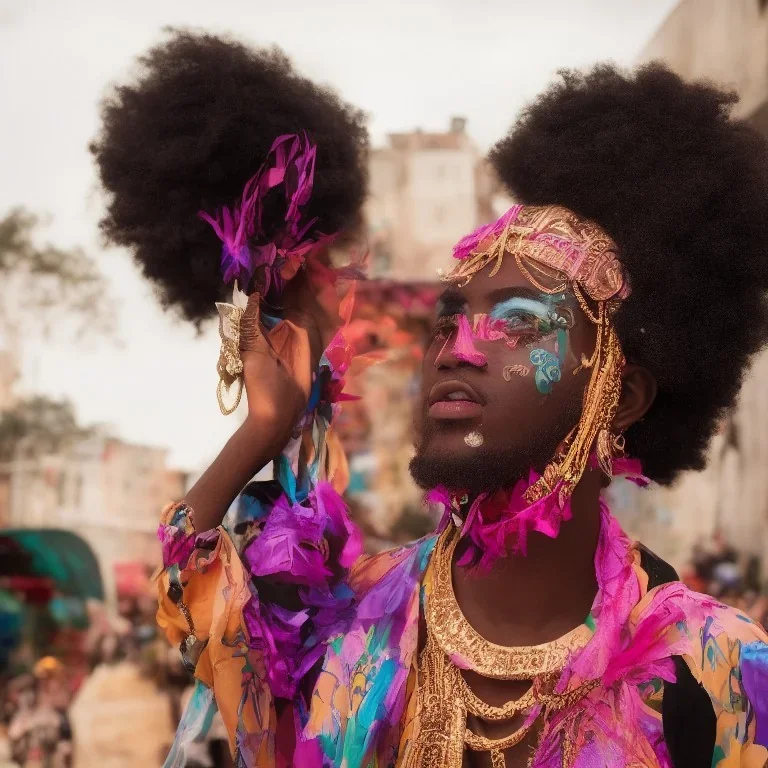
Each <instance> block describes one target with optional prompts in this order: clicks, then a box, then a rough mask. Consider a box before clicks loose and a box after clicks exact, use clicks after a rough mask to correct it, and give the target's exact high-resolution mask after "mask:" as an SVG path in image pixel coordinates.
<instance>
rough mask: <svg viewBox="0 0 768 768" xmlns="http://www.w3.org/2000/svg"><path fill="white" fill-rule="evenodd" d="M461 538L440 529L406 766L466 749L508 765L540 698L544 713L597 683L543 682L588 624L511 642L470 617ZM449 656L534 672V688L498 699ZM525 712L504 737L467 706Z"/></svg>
mask: <svg viewBox="0 0 768 768" xmlns="http://www.w3.org/2000/svg"><path fill="white" fill-rule="evenodd" d="M458 539H459V536H458V533H457V532H456V530H455V529H452V528H448V529H447V530H446V531H445V532H443V533H442V534H441V535H440V537H439V539H438V541H437V544H436V545H435V551H434V553H433V555H432V565H431V568H430V570H431V576H432V591H431V594H430V595H429V598H428V603H427V640H426V645H425V647H424V650H423V651H422V654H421V658H420V664H419V683H418V690H417V697H418V703H417V715H416V717H417V720H418V726H417V735H416V739H415V741H414V742H413V743H412V744H411V745H410V746H409V749H408V750H407V751H406V753H405V755H404V761H403V766H404V768H428V766H436V765H440V766H445V767H446V768H461V766H462V763H463V759H464V750H465V749H470V750H473V751H480V752H490V755H491V761H492V765H493V768H505V759H504V751H505V750H507V749H511V748H512V747H514V746H516V745H518V744H520V743H521V742H522V741H523V740H524V739H525V738H526V737H527V736H528V735H529V733H530V732H531V729H532V728H533V726H534V723H535V722H536V720H538V717H536V718H534V719H533V720H531V719H530V716H531V714H532V710H533V708H534V707H535V706H539V707H540V708H541V711H542V712H543V713H544V720H545V721H546V719H547V717H548V716H549V714H550V713H551V712H552V711H557V710H559V709H562V708H563V707H564V706H569V705H572V704H573V703H575V702H576V701H578V700H579V699H580V698H582V697H583V696H584V695H586V694H587V693H589V691H590V690H592V688H594V684H593V683H589V684H588V685H585V686H580V687H579V688H578V689H576V690H574V691H570V692H569V693H568V694H564V695H557V694H553V693H547V692H546V691H545V690H544V688H545V687H546V685H547V683H548V682H550V683H551V681H553V680H555V679H556V678H557V676H558V674H559V673H560V672H561V671H562V668H563V667H564V665H565V662H566V660H567V658H568V655H569V654H570V653H571V652H572V651H573V650H575V649H577V648H579V647H581V646H583V645H584V644H585V643H586V642H587V640H588V638H589V630H588V629H587V628H586V627H581V628H579V629H576V630H574V631H573V632H570V633H569V634H568V635H566V636H565V637H563V638H561V639H560V640H556V641H554V642H553V643H546V644H544V645H537V646H528V647H519V648H506V647H504V646H500V645H496V644H494V643H490V642H489V641H487V640H486V639H485V638H483V637H482V636H481V635H480V634H479V633H478V632H477V631H476V630H475V629H474V628H473V627H472V626H471V625H470V624H469V622H468V621H467V620H466V618H465V617H464V615H463V614H462V612H461V610H460V608H459V606H458V603H457V601H456V596H455V594H454V592H453V584H452V580H451V562H452V559H453V553H454V551H455V549H456V544H457V543H458ZM451 657H453V658H459V659H461V660H462V666H465V665H466V666H468V667H469V668H470V669H472V670H474V671H475V672H477V673H478V674H481V675H483V676H484V677H492V678H495V679H501V680H531V681H532V685H531V688H530V689H529V690H528V691H527V692H526V693H525V694H523V696H521V697H520V698H519V699H517V700H514V701H509V702H507V703H506V704H504V705H502V706H501V707H495V706H492V705H490V704H487V703H486V702H484V701H482V700H481V699H480V698H478V697H477V695H476V694H475V693H474V692H473V691H472V690H471V689H470V687H469V685H468V684H467V682H466V680H464V678H463V676H462V674H461V671H460V670H459V668H458V667H457V666H456V665H455V664H454V663H453V662H452V661H451ZM521 713H528V714H529V719H528V720H527V721H526V722H525V724H524V725H523V726H521V727H520V728H518V729H517V730H515V731H514V732H513V733H511V734H510V735H508V736H505V737H503V738H500V739H490V738H487V737H485V736H480V735H478V734H476V733H473V732H472V731H471V730H470V729H469V728H468V727H467V715H468V714H472V715H475V716H477V717H479V718H481V719H484V720H488V721H502V720H509V719H511V718H512V717H514V716H515V715H517V714H521Z"/></svg>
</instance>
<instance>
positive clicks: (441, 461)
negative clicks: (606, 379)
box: [411, 254, 596, 493]
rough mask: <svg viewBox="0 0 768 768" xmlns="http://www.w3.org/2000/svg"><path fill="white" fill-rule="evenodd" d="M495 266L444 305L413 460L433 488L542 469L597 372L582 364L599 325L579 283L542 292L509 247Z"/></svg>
mask: <svg viewBox="0 0 768 768" xmlns="http://www.w3.org/2000/svg"><path fill="white" fill-rule="evenodd" d="M489 272H490V268H486V269H484V270H482V271H481V272H479V273H477V274H476V275H475V276H474V277H473V278H472V279H471V280H470V282H469V283H467V284H466V285H465V286H464V287H462V288H457V287H449V288H448V290H447V291H446V292H445V293H444V294H443V296H442V298H441V299H440V300H438V303H437V307H436V315H437V316H436V322H435V328H434V332H433V336H432V340H431V342H430V344H429V346H428V348H427V350H426V354H425V357H424V362H423V371H422V389H421V399H420V405H419V407H418V409H417V417H416V426H417V440H416V455H415V457H414V459H413V461H412V462H411V473H412V474H413V477H414V479H415V480H416V482H417V483H418V484H419V485H421V486H422V487H425V488H431V487H434V486H436V485H445V486H447V487H448V488H451V489H453V490H457V491H469V492H473V493H476V492H479V491H488V490H495V489H498V488H501V487H509V486H511V485H513V484H514V483H515V482H516V481H517V480H519V479H520V478H522V477H523V476H525V475H526V474H527V472H528V470H529V469H531V468H533V469H536V470H538V471H541V470H543V468H544V466H545V465H546V463H547V462H548V461H549V460H550V459H551V458H552V457H553V456H554V454H555V452H556V450H557V447H558V446H559V444H560V443H561V442H562V440H563V439H564V438H565V437H566V436H567V435H568V433H569V432H570V431H571V429H572V428H573V427H574V426H575V425H576V424H577V423H578V420H579V417H580V415H581V407H582V401H583V395H584V389H585V387H586V385H587V383H588V381H589V376H590V371H589V370H586V369H582V370H580V371H578V372H576V371H577V368H578V367H579V366H580V364H581V361H582V357H586V358H587V359H588V358H590V357H591V355H592V353H593V351H594V347H595V338H596V336H595V327H594V325H593V324H592V323H591V322H590V321H589V320H588V318H587V317H586V315H585V314H584V313H583V311H582V310H581V308H580V306H579V304H578V302H577V300H576V298H575V296H574V295H573V294H572V293H571V292H570V291H567V290H566V291H564V292H562V293H557V294H547V293H543V292H542V291H540V290H539V289H537V288H536V287H535V286H533V285H532V284H531V283H530V282H529V281H528V280H527V279H526V277H525V276H524V275H523V274H522V272H521V271H520V269H519V268H518V266H517V264H516V263H515V259H514V258H513V257H512V256H510V255H509V254H507V255H506V256H505V258H504V260H503V261H502V264H501V268H500V269H499V271H498V272H497V273H496V275H494V276H493V277H490V276H489ZM470 329H472V332H471V333H470ZM467 339H469V344H467V343H466V341H467ZM457 341H458V343H457ZM478 435H480V436H482V441H480V440H479V439H478ZM479 442H481V444H480V445H478V443H479Z"/></svg>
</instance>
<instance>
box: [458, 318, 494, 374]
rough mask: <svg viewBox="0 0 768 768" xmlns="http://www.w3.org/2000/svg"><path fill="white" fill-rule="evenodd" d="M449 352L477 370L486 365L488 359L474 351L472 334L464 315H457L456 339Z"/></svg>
mask: <svg viewBox="0 0 768 768" xmlns="http://www.w3.org/2000/svg"><path fill="white" fill-rule="evenodd" d="M451 352H452V353H453V355H454V356H455V357H456V358H457V359H459V360H463V361H464V362H465V363H469V364H470V365H476V366H477V367H478V368H483V367H484V366H486V365H488V358H487V357H486V356H485V355H484V354H483V353H482V352H478V351H477V350H476V349H475V343H474V334H473V333H472V328H471V327H470V325H469V320H467V317H466V315H459V316H458V318H457V327H456V337H455V339H454V342H453V347H452V348H451Z"/></svg>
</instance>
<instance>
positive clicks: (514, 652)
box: [427, 527, 591, 680]
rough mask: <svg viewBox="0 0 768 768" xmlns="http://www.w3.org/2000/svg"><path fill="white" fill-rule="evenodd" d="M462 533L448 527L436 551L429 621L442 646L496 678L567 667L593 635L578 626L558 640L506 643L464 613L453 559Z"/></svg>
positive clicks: (523, 676)
mask: <svg viewBox="0 0 768 768" xmlns="http://www.w3.org/2000/svg"><path fill="white" fill-rule="evenodd" d="M458 541H459V534H458V531H456V529H454V528H452V527H450V528H447V529H446V530H445V531H444V532H443V533H442V534H441V536H440V538H439V539H438V542H437V544H436V546H435V552H434V554H433V564H434V570H433V573H434V582H433V592H432V594H431V595H430V598H429V600H428V602H427V626H428V627H429V630H430V632H431V633H432V634H433V635H434V637H435V641H436V642H437V644H438V645H439V647H440V648H441V649H442V651H443V652H444V653H445V654H446V655H447V656H448V657H449V658H451V659H454V660H459V661H460V664H459V665H460V666H469V667H470V668H471V669H473V670H474V671H475V672H477V673H478V674H479V675H482V676H483V677H490V678H493V679H495V680H533V678H535V677H540V676H542V675H547V674H551V673H552V672H553V671H555V670H559V669H562V668H563V667H564V666H565V663H566V661H567V659H568V657H569V656H570V655H571V653H573V651H574V650H576V649H578V648H581V647H583V646H584V645H586V643H587V641H588V640H589V637H590V635H591V633H590V631H589V629H587V627H585V626H582V627H578V628H576V629H575V630H573V631H572V632H569V633H568V634H567V635H565V636H564V637H562V638H560V639H559V640H555V641H554V642H551V643H544V644H543V645H532V646H521V647H517V648H507V647H504V646H502V645H496V643H492V642H490V641H489V640H486V639H485V638H484V637H482V636H481V635H480V634H479V633H478V632H477V630H475V629H474V627H472V625H471V624H470V623H469V622H468V621H467V619H466V618H465V617H464V614H463V613H462V612H461V609H460V608H459V604H458V602H457V601H456V595H455V593H454V591H453V583H452V579H451V562H452V559H453V553H454V551H455V549H456V545H457V543H458Z"/></svg>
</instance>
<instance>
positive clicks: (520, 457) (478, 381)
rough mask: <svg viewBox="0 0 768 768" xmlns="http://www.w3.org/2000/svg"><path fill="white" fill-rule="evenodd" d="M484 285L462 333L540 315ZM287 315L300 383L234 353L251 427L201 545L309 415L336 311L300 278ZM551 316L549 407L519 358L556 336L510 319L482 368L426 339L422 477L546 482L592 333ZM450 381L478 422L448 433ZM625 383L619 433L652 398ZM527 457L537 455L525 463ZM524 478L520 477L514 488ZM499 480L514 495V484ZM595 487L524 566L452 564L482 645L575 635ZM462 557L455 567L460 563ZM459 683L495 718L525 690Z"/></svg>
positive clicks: (212, 486)
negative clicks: (476, 435) (506, 313)
mask: <svg viewBox="0 0 768 768" xmlns="http://www.w3.org/2000/svg"><path fill="white" fill-rule="evenodd" d="M488 272H489V270H488V269H486V270H484V271H483V272H481V273H479V274H477V275H475V276H474V277H473V279H472V280H471V281H470V282H469V283H468V284H467V285H466V286H464V287H463V288H461V289H460V294H461V300H460V302H459V303H460V306H459V307H456V306H452V307H451V308H450V309H449V311H450V313H451V314H456V313H463V314H465V315H467V316H468V317H469V318H470V319H472V318H473V317H474V315H476V314H481V313H489V312H491V311H492V309H493V308H494V306H496V305H498V303H499V302H500V301H503V300H505V299H509V298H525V299H530V300H531V301H537V300H538V301H540V302H543V303H546V302H547V301H549V299H547V297H546V296H542V295H541V293H540V292H537V291H536V289H534V288H533V287H532V286H531V285H530V283H528V281H527V280H526V278H525V277H524V276H523V275H522V273H521V272H520V271H519V269H518V268H517V266H516V264H515V261H514V259H512V258H506V259H504V261H503V263H502V266H501V269H500V270H499V272H498V273H497V274H496V275H495V276H494V277H493V278H491V277H490V276H489V274H488ZM326 298H327V297H326ZM454 298H455V296H454ZM284 301H285V307H286V316H287V317H288V318H289V319H291V320H292V321H293V322H295V323H296V324H297V325H299V326H300V327H302V328H304V329H305V330H306V331H307V333H308V338H309V342H310V347H311V353H310V355H309V356H308V359H307V361H306V370H301V371H291V370H288V369H287V368H286V366H285V365H283V364H282V363H281V361H280V360H279V359H277V358H276V357H275V356H274V355H272V354H270V353H269V352H268V351H267V350H265V349H263V348H259V349H246V350H243V354H242V357H243V360H244V364H245V375H244V378H245V386H246V392H247V400H248V409H249V413H248V416H247V417H246V419H245V421H244V423H243V425H242V426H241V427H240V428H239V429H238V430H237V432H236V433H235V434H234V435H233V437H232V438H231V439H230V441H229V443H227V445H226V446H225V447H224V449H223V450H222V452H221V454H220V455H219V457H218V458H217V459H216V460H215V461H214V463H213V464H212V465H211V467H209V469H208V470H207V471H206V472H205V474H204V475H203V476H202V477H201V478H200V480H199V481H198V482H197V483H196V484H195V486H194V487H193V488H192V489H191V491H190V492H189V494H188V495H187V499H186V500H187V503H188V504H189V505H190V506H191V507H192V508H193V509H194V514H195V525H196V528H197V530H199V531H203V530H207V529H209V528H212V527H215V526H217V525H219V524H220V523H221V520H222V519H223V516H224V514H225V513H226V511H227V509H228V508H229V506H230V504H231V503H232V501H233V500H234V499H235V497H236V496H237V494H238V493H239V492H240V490H241V489H242V488H243V487H244V486H245V484H246V483H247V482H248V481H249V480H250V479H251V478H252V477H253V476H254V475H255V474H256V473H257V472H258V471H259V470H260V469H261V468H262V467H263V466H264V465H266V464H267V463H268V462H269V461H271V460H272V459H274V458H276V457H277V456H278V455H279V453H280V451H281V450H282V449H283V447H284V446H285V444H286V443H287V441H288V439H289V437H290V434H291V430H292V428H293V425H294V424H295V423H296V421H297V419H298V417H299V415H300V414H301V412H302V411H303V409H304V407H305V405H306V395H305V391H306V382H307V380H308V377H309V375H310V371H311V370H314V368H315V367H316V365H317V361H318V359H319V356H320V353H321V351H322V349H323V348H324V346H325V345H326V344H327V343H328V341H329V340H330V338H331V336H332V335H333V333H334V331H335V329H336V327H337V325H338V317H337V314H336V313H335V310H334V308H333V307H332V306H331V305H332V303H333V302H329V301H323V302H319V301H318V300H317V289H316V286H313V284H312V281H311V280H310V279H309V278H308V277H306V276H302V275H300V276H298V277H297V278H295V279H294V280H293V281H291V283H290V284H289V287H288V289H287V291H286V294H285V296H284ZM454 304H456V302H454ZM557 309H558V312H561V313H562V314H563V315H565V316H567V317H568V350H569V352H568V354H567V355H566V356H565V360H564V362H563V365H562V371H561V373H562V377H561V380H560V381H559V382H557V383H555V384H554V385H553V386H552V390H551V393H550V394H546V395H544V394H542V393H541V392H539V391H538V390H537V387H536V385H535V384H534V376H533V368H534V366H532V364H531V361H530V353H531V349H533V348H541V349H544V350H547V351H549V352H552V353H553V354H554V353H556V352H557V347H556V346H555V335H554V334H552V333H549V332H546V331H544V332H539V331H535V330H532V328H533V326H534V325H535V323H530V324H528V325H526V323H525V322H524V321H523V322H522V325H521V323H520V318H517V322H516V323H515V324H514V326H515V327H514V329H513V330H510V335H511V336H515V335H519V336H520V338H519V339H518V343H517V346H516V347H515V348H514V349H511V348H510V347H509V346H508V345H507V344H506V343H505V342H504V341H499V340H497V341H483V340H476V341H475V342H474V346H475V348H476V349H477V351H480V352H482V353H483V354H484V355H485V357H486V361H487V362H486V364H483V365H476V364H471V363H468V362H466V361H464V360H461V359H459V358H458V357H456V356H455V355H454V354H453V352H452V351H451V346H452V345H451V344H450V343H449V344H445V338H446V334H445V333H443V334H440V333H438V334H437V335H436V337H435V340H434V341H433V343H432V344H431V345H430V348H429V349H428V350H427V353H426V356H425V359H424V370H423V373H424V375H423V381H422V408H421V414H420V418H419V420H418V431H419V439H418V445H417V451H418V454H419V455H420V456H421V457H422V458H423V459H425V460H426V462H427V463H428V464H431V465H433V468H434V467H437V468H438V471H439V468H441V467H447V466H448V465H449V464H451V463H453V464H454V465H456V466H459V467H461V466H469V465H470V464H473V466H478V465H482V466H483V467H484V470H485V471H484V473H483V476H484V477H488V478H494V477H501V476H506V475H505V473H506V474H508V472H507V470H508V468H509V467H508V465H506V466H504V467H501V466H499V465H498V464H495V463H494V462H496V461H498V457H499V455H500V454H503V455H504V456H505V457H507V458H509V457H510V456H513V457H514V459H513V460H514V461H515V462H517V463H519V466H520V467H521V468H522V467H524V468H525V469H527V468H528V467H529V466H531V465H532V464H533V465H534V466H536V465H537V464H539V465H540V466H537V467H536V468H537V469H539V470H541V469H542V468H543V465H544V464H545V463H546V460H547V459H548V458H549V457H551V456H552V455H553V454H554V453H555V450H556V449H557V446H558V444H559V443H560V442H561V440H562V439H563V438H564V437H565V436H566V435H567V433H568V432H569V431H570V428H571V427H572V426H574V424H575V423H576V422H577V421H578V405H579V404H580V402H581V398H582V397H583V393H584V389H585V387H586V386H587V383H588V381H589V372H588V371H581V372H579V373H577V374H576V375H574V369H575V368H576V367H577V366H578V364H579V361H580V360H581V357H582V355H585V356H586V357H589V356H590V355H591V354H592V352H593V350H594V344H595V328H594V326H593V325H592V324H591V323H590V321H589V320H588V318H587V317H586V315H584V313H583V312H582V311H581V309H580V308H579V306H578V303H577V302H576V301H575V299H574V297H573V296H568V295H567V296H565V298H564V299H563V301H562V302H561V303H560V304H559V305H558V307H557ZM537 334H538V335H537ZM510 365H517V366H525V367H527V368H529V369H530V370H529V374H528V375H526V376H521V377H517V376H513V377H511V378H510V380H509V381H507V380H505V378H504V376H503V370H504V368H505V367H506V366H510ZM450 381H453V382H456V383H458V384H459V385H460V384H461V383H464V384H465V385H468V386H470V387H471V389H472V390H473V392H474V393H475V395H476V396H477V397H478V399H479V400H481V401H482V406H481V408H480V414H479V415H475V416H473V417H472V418H467V419H462V418H458V419H457V418H452V419H450V420H446V419H435V418H433V417H432V416H430V414H429V404H430V403H429V400H430V392H432V390H433V387H434V386H435V385H436V384H443V383H445V382H450ZM622 381H623V389H622V398H621V403H620V406H619V410H618V412H617V414H616V417H615V419H614V429H615V431H616V432H617V433H620V432H623V431H624V430H625V429H627V427H629V426H630V425H631V424H633V423H635V422H636V421H638V420H639V419H641V418H642V417H643V416H644V415H645V413H646V412H647V411H648V409H649V408H650V406H651V404H652V402H653V399H654V397H655V394H656V382H655V380H654V379H653V377H652V375H651V374H650V373H649V372H648V371H647V370H646V369H644V368H640V367H638V366H634V365H631V364H628V365H626V366H625V369H624V373H623V379H622ZM574 404H576V406H577V408H576V411H575V412H574ZM475 410H477V409H475ZM569 419H570V421H569ZM473 429H479V430H481V431H482V434H483V437H484V443H483V446H482V447H481V448H480V449H477V448H470V447H468V446H467V445H466V443H465V441H464V437H465V436H466V435H467V433H468V432H470V431H471V430H473ZM534 444H535V446H536V449H535V451H532V449H531V446H532V445H534ZM478 451H479V453H478ZM478 456H479V457H480V462H479V464H478ZM470 459H471V462H470ZM502 470H503V471H502ZM524 471H525V470H522V469H521V472H520V474H519V475H518V476H517V477H519V476H521V475H522V473H523V472H524ZM455 479H456V478H455V476H452V475H449V476H446V477H444V478H441V480H440V481H439V482H444V483H445V484H446V485H448V487H454V488H455V489H456V490H459V487H458V486H457V485H456V484H455V483H454V484H453V485H452V482H453V481H454V480H455ZM465 479H466V478H465ZM506 479H507V480H508V481H509V482H510V483H511V482H513V481H514V479H517V478H509V477H507V478H506ZM462 482H463V481H462ZM602 486H603V480H602V478H601V476H600V475H599V473H597V472H587V473H585V475H584V477H583V478H582V480H581V482H580V483H579V485H578V487H577V488H576V490H575V492H574V494H573V499H572V510H573V520H572V521H571V522H570V523H567V524H565V525H563V526H562V528H561V531H560V535H559V536H558V537H557V538H556V539H549V538H546V537H544V536H541V535H539V534H535V533H533V534H531V535H530V536H529V541H528V556H527V557H518V558H505V559H503V560H501V561H499V562H498V563H496V565H495V566H494V567H493V569H492V570H491V571H490V572H489V573H484V574H482V575H478V574H475V573H472V574H470V573H469V572H467V571H466V570H465V569H462V568H459V567H457V566H456V565H455V564H454V566H453V578H454V589H455V592H456V596H457V599H458V602H459V605H460V606H461V609H462V611H463V612H464V614H465V616H466V618H467V619H468V621H469V622H470V623H471V624H472V625H473V626H474V627H475V629H477V630H478V632H480V634H481V635H483V636H484V637H485V638H487V639H488V640H490V641H492V642H495V643H497V644H500V645H506V646H520V645H537V644H540V643H545V642H548V641H551V640H554V639H556V638H558V637H560V636H562V635H564V634H566V633H567V632H568V631H570V630H571V629H573V628H574V627H576V626H578V625H580V624H581V623H582V622H583V621H584V619H585V618H586V616H587V615H588V614H589V611H590V608H591V606H592V602H593V600H594V597H595V594H596V591H597V584H596V581H595V571H594V553H595V548H596V545H597V538H598V534H599V528H600V519H599V503H598V500H599V494H600V490H601V488H602ZM460 554H461V553H460V552H458V553H457V559H458V556H460ZM500 596H503V599H500ZM465 674H466V679H467V681H468V682H469V684H470V686H471V687H472V688H473V690H474V691H475V692H476V693H477V695H478V696H480V698H481V699H483V700H485V701H486V702H488V703H489V704H495V705H500V704H503V703H505V702H506V701H508V700H510V699H516V698H519V696H521V695H522V693H524V691H525V690H526V689H527V687H528V685H529V684H528V683H526V682H525V681H522V682H506V681H496V680H489V679H486V678H481V677H479V676H477V675H474V674H473V673H471V672H466V673H465ZM470 725H471V727H472V728H473V729H474V730H475V731H476V732H477V733H483V734H485V735H487V736H490V737H500V736H505V735H507V734H508V733H510V732H511V730H514V729H516V728H517V727H519V725H520V723H519V722H517V721H513V722H512V723H510V722H506V723H501V724H489V723H481V722H471V723H470ZM534 742H535V735H534V736H531V739H530V740H528V741H526V742H523V743H522V744H520V745H518V746H517V747H515V748H514V749H512V750H509V752H508V754H507V755H506V758H507V766H508V768H513V767H516V766H525V765H526V764H527V760H528V757H529V755H530V748H531V747H532V746H533V744H534ZM465 764H466V765H467V766H472V767H473V768H474V766H490V765H491V762H490V756H489V755H488V754H486V753H473V752H467V753H466V755H465Z"/></svg>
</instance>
